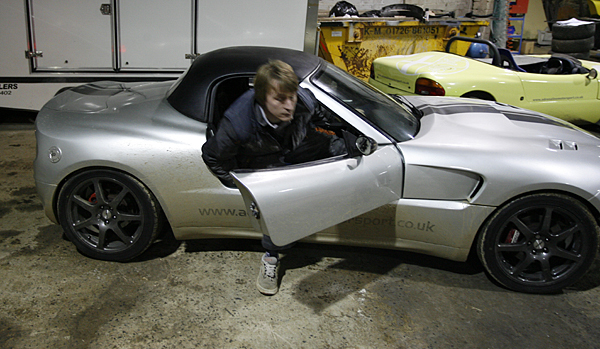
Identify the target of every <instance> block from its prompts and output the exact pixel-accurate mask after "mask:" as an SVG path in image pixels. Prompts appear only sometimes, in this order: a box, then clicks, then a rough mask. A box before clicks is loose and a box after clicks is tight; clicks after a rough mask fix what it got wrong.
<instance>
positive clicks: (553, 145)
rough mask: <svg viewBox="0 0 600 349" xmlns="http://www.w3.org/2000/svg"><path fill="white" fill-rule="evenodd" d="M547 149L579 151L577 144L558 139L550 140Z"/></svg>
mask: <svg viewBox="0 0 600 349" xmlns="http://www.w3.org/2000/svg"><path fill="white" fill-rule="evenodd" d="M549 147H550V149H552V150H579V148H578V147H577V143H575V142H570V141H563V140H560V139H551V140H550V145H549Z"/></svg>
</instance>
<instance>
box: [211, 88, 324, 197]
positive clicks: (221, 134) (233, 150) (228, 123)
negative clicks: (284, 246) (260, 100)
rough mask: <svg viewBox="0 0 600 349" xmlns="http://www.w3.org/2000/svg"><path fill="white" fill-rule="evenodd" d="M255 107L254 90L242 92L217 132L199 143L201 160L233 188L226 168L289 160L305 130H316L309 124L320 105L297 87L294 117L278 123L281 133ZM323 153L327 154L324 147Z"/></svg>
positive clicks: (258, 166) (283, 162) (261, 165)
mask: <svg viewBox="0 0 600 349" xmlns="http://www.w3.org/2000/svg"><path fill="white" fill-rule="evenodd" d="M258 108H259V106H258V104H257V103H256V101H255V99H254V90H250V91H247V92H246V93H244V94H243V95H242V96H241V97H239V98H238V99H237V100H236V101H235V102H234V103H233V104H232V105H231V106H230V107H229V108H228V109H227V110H226V111H225V114H224V116H223V118H222V120H221V122H220V123H219V127H218V129H217V132H216V133H215V135H214V136H213V137H211V138H209V139H208V141H207V142H206V143H205V144H204V145H203V146H202V159H203V160H204V162H205V163H206V164H207V165H208V167H209V168H210V170H211V171H212V172H213V173H214V174H215V175H216V176H217V177H218V178H219V179H220V180H221V182H223V184H225V185H226V186H228V187H235V185H234V183H233V180H232V178H231V176H230V175H229V171H231V170H234V169H241V168H244V169H258V168H267V167H274V166H282V165H284V164H286V163H290V162H292V161H290V159H289V158H288V157H286V156H287V155H289V154H290V153H292V152H293V151H294V150H296V149H297V148H298V147H299V145H300V144H301V143H302V142H303V141H304V140H305V138H306V136H307V134H308V133H312V132H316V131H314V127H312V126H311V125H310V123H311V118H312V117H313V115H315V114H317V109H318V108H319V105H318V102H317V101H316V99H315V98H314V96H313V94H312V93H311V92H310V91H308V90H305V89H303V88H299V89H298V103H297V105H296V110H295V112H294V118H293V120H292V121H291V122H290V123H289V124H288V125H285V127H283V128H282V127H281V126H280V127H279V128H278V129H281V130H282V131H280V132H277V133H276V132H275V130H274V129H273V128H272V127H271V126H269V125H267V124H266V123H265V121H264V119H263V117H262V115H261V113H260V110H259V109H258ZM325 152H326V153H329V148H328V147H327V146H326V147H325ZM325 156H326V154H325ZM321 157H322V156H321Z"/></svg>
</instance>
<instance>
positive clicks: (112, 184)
mask: <svg viewBox="0 0 600 349" xmlns="http://www.w3.org/2000/svg"><path fill="white" fill-rule="evenodd" d="M159 218H160V206H159V205H158V203H157V201H156V199H155V198H154V196H153V195H152V193H150V192H149V191H148V189H147V188H146V187H145V186H144V185H143V184H142V183H140V182H139V181H138V180H136V179H135V178H133V177H131V176H129V175H126V174H123V173H120V172H116V171H110V170H92V171H87V172H83V173H80V174H78V175H76V176H74V177H72V178H71V179H69V180H68V181H67V182H66V183H65V185H64V187H63V188H62V190H61V191H60V194H59V198H58V219H59V221H60V223H61V225H62V227H63V229H64V231H65V234H66V235H67V237H68V238H69V240H71V242H73V243H74V244H75V246H76V247H77V249H78V250H80V251H81V252H82V253H83V254H85V255H86V256H88V257H92V258H96V259H102V260H109V261H126V260H129V259H132V258H134V257H136V256H138V255H140V254H141V253H142V252H144V251H145V250H146V249H147V248H148V247H149V246H150V244H151V243H152V241H153V240H154V239H155V237H156V235H157V233H158V230H159Z"/></svg>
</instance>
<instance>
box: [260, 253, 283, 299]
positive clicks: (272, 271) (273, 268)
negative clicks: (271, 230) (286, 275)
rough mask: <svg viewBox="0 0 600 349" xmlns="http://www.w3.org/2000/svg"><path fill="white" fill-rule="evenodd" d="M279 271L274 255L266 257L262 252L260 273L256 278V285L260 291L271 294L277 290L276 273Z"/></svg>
mask: <svg viewBox="0 0 600 349" xmlns="http://www.w3.org/2000/svg"><path fill="white" fill-rule="evenodd" d="M278 272H279V261H278V260H277V258H275V257H267V255H266V254H264V255H263V256H262V258H261V263H260V273H258V279H257V280H256V287H258V290H259V291H260V293H262V294H264V295H267V296H272V295H274V294H275V293H277V291H279V285H278V284H277V273H278Z"/></svg>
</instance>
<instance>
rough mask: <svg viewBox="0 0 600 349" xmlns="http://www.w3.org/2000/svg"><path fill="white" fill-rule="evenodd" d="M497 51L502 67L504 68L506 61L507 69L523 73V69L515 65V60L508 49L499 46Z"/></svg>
mask: <svg viewBox="0 0 600 349" xmlns="http://www.w3.org/2000/svg"><path fill="white" fill-rule="evenodd" d="M498 52H500V65H501V66H502V67H503V68H504V63H508V68H509V69H511V70H514V71H518V72H523V73H525V69H523V68H521V67H519V66H518V65H517V62H515V58H514V57H513V55H512V53H511V52H510V50H508V49H505V48H501V47H499V48H498Z"/></svg>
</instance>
